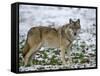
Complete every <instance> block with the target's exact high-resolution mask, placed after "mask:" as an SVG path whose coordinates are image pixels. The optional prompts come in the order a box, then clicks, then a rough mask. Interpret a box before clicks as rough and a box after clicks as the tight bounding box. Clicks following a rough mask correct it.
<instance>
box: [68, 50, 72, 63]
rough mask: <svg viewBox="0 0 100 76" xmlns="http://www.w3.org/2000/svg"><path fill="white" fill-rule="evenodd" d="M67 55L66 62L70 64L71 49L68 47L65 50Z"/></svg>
mask: <svg viewBox="0 0 100 76" xmlns="http://www.w3.org/2000/svg"><path fill="white" fill-rule="evenodd" d="M67 57H68V62H67V64H70V65H71V63H72V57H71V50H70V49H68V50H67Z"/></svg>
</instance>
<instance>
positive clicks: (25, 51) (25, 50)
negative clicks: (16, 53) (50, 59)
mask: <svg viewBox="0 0 100 76" xmlns="http://www.w3.org/2000/svg"><path fill="white" fill-rule="evenodd" d="M28 51H29V45H28V43H27V41H26V43H25V45H24V48H23V57H25V55H26V54H27V52H28Z"/></svg>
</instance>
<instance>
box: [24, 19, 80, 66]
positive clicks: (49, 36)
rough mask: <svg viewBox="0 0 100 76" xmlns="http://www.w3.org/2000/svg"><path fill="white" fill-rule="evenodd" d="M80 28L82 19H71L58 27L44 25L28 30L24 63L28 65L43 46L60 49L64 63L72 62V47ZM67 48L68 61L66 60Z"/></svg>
mask: <svg viewBox="0 0 100 76" xmlns="http://www.w3.org/2000/svg"><path fill="white" fill-rule="evenodd" d="M80 28H81V26H80V19H77V20H76V21H73V20H72V19H70V20H69V23H68V24H65V25H63V26H62V27H59V28H58V29H55V28H51V27H44V26H38V27H32V28H31V29H30V30H29V31H28V34H27V39H26V43H25V46H24V48H23V57H24V65H25V66H26V65H27V64H28V62H29V60H30V57H31V56H32V55H33V54H35V52H37V51H38V50H39V49H40V48H41V47H48V48H58V49H60V51H61V52H60V55H61V61H62V63H63V64H68V63H69V64H70V63H71V62H72V58H71V55H70V48H71V47H72V43H73V41H74V40H75V37H77V34H78V31H79V30H80ZM66 49H67V56H68V63H67V62H66V60H65V50H66Z"/></svg>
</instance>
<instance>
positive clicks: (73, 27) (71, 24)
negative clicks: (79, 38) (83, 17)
mask: <svg viewBox="0 0 100 76" xmlns="http://www.w3.org/2000/svg"><path fill="white" fill-rule="evenodd" d="M69 29H71V30H72V31H73V34H74V35H75V36H76V35H77V33H78V32H79V30H80V29H81V25H80V19H77V20H76V21H73V20H72V19H70V20H69Z"/></svg>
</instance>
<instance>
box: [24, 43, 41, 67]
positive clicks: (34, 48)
mask: <svg viewBox="0 0 100 76" xmlns="http://www.w3.org/2000/svg"><path fill="white" fill-rule="evenodd" d="M40 47H41V43H40V44H38V45H37V46H36V45H35V46H33V47H32V48H31V49H30V50H29V52H28V53H27V54H26V56H25V58H24V66H26V65H27V64H28V62H29V59H30V57H31V56H32V54H33V53H35V52H36V51H37V50H38V49H39V48H40Z"/></svg>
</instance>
